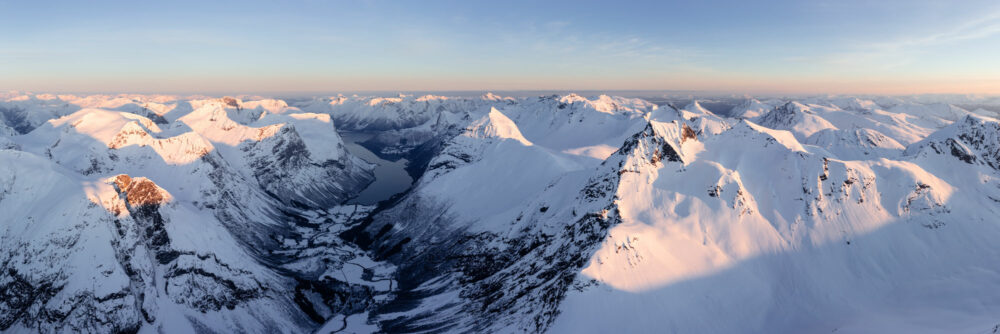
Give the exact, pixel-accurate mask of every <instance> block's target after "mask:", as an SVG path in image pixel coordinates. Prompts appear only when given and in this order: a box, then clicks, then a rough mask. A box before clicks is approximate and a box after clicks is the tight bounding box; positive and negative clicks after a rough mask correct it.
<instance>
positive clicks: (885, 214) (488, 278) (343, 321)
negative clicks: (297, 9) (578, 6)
mask: <svg viewBox="0 0 1000 334" xmlns="http://www.w3.org/2000/svg"><path fill="white" fill-rule="evenodd" d="M684 103H687V104H683V103H681V104H672V103H671V104H663V105H656V104H653V103H650V102H647V101H646V100H643V99H636V98H623V97H613V96H606V95H600V96H593V97H584V96H580V95H576V94H568V95H549V96H538V97H523V98H513V97H500V96H497V95H494V94H485V95H483V96H479V97H442V96H430V95H428V96H408V95H400V96H396V97H379V96H349V97H348V96H342V95H339V96H334V97H318V98H313V99H308V100H300V101H298V102H293V103H288V102H286V101H282V100H277V99H267V98H259V97H222V98H212V97H178V96H145V95H113V96H112V95H95V96H72V95H47V94H9V95H8V96H4V98H3V100H0V213H2V214H0V331H5V332H53V331H60V332H61V331H86V332H154V331H157V332H255V333H263V332H268V333H270V332H289V333H303V332H314V331H320V332H334V331H349V332H350V331H353V332H546V331H548V332H558V333H580V332H619V331H638V332H677V333H688V332H710V333H730V332H838V333H843V332H847V333H866V332H932V333H951V332H973V333H980V332H989V331H992V330H994V329H995V328H996V326H998V325H1000V318H998V317H997V314H998V313H1000V298H998V296H1000V295H998V294H997V293H995V292H993V291H1000V269H998V268H997V267H996V265H995V262H996V261H995V259H996V258H998V256H1000V248H997V247H996V246H994V245H995V243H996V242H995V240H1000V218H998V217H1000V120H998V119H996V118H994V117H993V116H992V115H993V114H992V113H991V112H990V111H989V110H991V109H989V108H994V107H995V106H989V105H984V103H987V102H984V100H975V101H968V104H969V105H976V106H977V108H978V109H976V110H973V111H972V112H970V111H968V110H966V109H964V108H963V107H961V106H960V105H962V104H963V101H952V100H948V101H927V100H923V99H915V98H907V97H892V98H888V97H840V96H827V97H813V98H802V99H794V100H793V99H787V98H768V97H759V98H750V97H747V98H745V99H743V100H737V102H734V104H733V105H734V107H733V108H732V110H731V111H730V112H729V113H728V114H726V113H725V112H724V111H723V112H722V113H715V112H712V111H710V110H708V109H706V108H705V107H704V106H703V105H702V103H701V102H700V101H699V100H693V101H690V103H688V102H684ZM679 105H683V107H678V106H679ZM706 105H707V104H706ZM709 106H712V105H709ZM713 110H717V109H713ZM345 138H360V139H357V141H356V142H355V141H353V140H354V139H351V141H348V139H345ZM365 149H367V150H369V151H371V152H374V153H375V155H377V156H378V157H379V158H380V159H372V158H370V157H369V158H365V156H368V155H371V154H370V153H371V152H368V154H367V155H358V154H359V153H360V151H357V150H365ZM365 159H367V160H365ZM383 159H387V160H388V161H391V160H396V159H405V160H399V161H403V162H405V163H400V164H399V165H405V170H406V172H407V173H408V174H409V175H410V176H411V177H412V179H413V180H414V181H413V183H412V184H410V185H409V189H407V190H406V191H403V192H401V193H386V194H384V196H383V200H382V201H381V202H378V203H377V204H375V205H360V204H347V203H351V202H350V200H351V199H352V198H354V197H356V196H358V195H359V194H360V193H361V192H362V191H363V190H364V189H365V188H366V187H368V186H369V184H370V183H372V182H373V181H374V182H376V183H377V182H386V181H385V180H382V178H381V177H380V176H379V174H378V171H377V168H376V165H375V164H376V163H383V162H379V161H386V160H383ZM382 167H383V168H385V166H382ZM400 168H402V167H400ZM404 188H405V187H404Z"/></svg>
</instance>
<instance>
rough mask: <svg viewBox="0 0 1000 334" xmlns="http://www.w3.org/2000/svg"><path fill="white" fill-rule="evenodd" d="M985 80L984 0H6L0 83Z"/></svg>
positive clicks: (549, 84) (992, 56)
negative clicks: (228, 0)
mask: <svg viewBox="0 0 1000 334" xmlns="http://www.w3.org/2000/svg"><path fill="white" fill-rule="evenodd" d="M549 89H551V90H685V91H714V92H732V93H830V94H920V93H976V94H1000V1H996V0H987V1H980V0H963V1H925V0H886V1H854V0H840V1H825V0H813V1H806V0H802V1H792V0H777V1H736V0H726V1H712V0H708V1H670V0H661V1H520V0H508V1H378V0H372V1H315V0H312V1H293V0H287V1H255V0H248V1H233V2H226V1H211V2H209V1H65V2H63V1H45V0H39V1H24V0H19V1H8V0H0V90H20V91H33V92H76V93H99V92H102V93H111V92H128V93H216V92H218V93H247V94H261V93H291V92H351V91H434V90H441V91H455V90H468V91H484V90H500V91H503V90H508V91H509V90H549Z"/></svg>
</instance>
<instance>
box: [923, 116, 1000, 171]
mask: <svg viewBox="0 0 1000 334" xmlns="http://www.w3.org/2000/svg"><path fill="white" fill-rule="evenodd" d="M906 153H907V154H908V155H917V154H929V153H934V154H938V155H950V156H953V157H955V158H956V159H958V160H960V161H962V162H965V163H967V164H975V165H986V166H989V167H990V168H992V169H995V170H1000V121H997V120H996V119H993V118H988V117H982V116H977V115H971V114H970V115H966V116H965V117H963V118H961V119H959V120H958V121H955V123H953V124H951V125H949V126H948V127H946V128H944V129H942V130H940V131H938V132H935V133H934V134H932V135H930V136H928V137H927V139H924V140H922V141H920V142H917V143H914V144H913V145H910V146H909V147H908V148H907V149H906Z"/></svg>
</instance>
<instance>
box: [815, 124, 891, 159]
mask: <svg viewBox="0 0 1000 334" xmlns="http://www.w3.org/2000/svg"><path fill="white" fill-rule="evenodd" d="M804 143H805V144H808V145H815V146H819V147H822V148H823V149H825V150H827V151H829V152H830V153H833V154H834V157H836V158H838V159H844V160H864V159H869V158H876V157H885V158H895V157H897V156H899V155H900V154H901V153H902V152H903V148H904V147H903V145H902V144H900V143H899V142H897V141H895V140H893V139H892V138H889V137H888V136H886V135H884V134H882V133H881V132H878V131H875V130H872V129H862V128H854V129H850V130H833V129H826V130H822V131H819V132H816V133H814V134H813V135H812V136H809V138H806V140H805V142H804Z"/></svg>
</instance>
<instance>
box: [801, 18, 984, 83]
mask: <svg viewBox="0 0 1000 334" xmlns="http://www.w3.org/2000/svg"><path fill="white" fill-rule="evenodd" d="M940 31H941V32H938V33H933V34H921V35H908V36H900V37H897V38H894V39H889V40H883V41H876V42H871V41H869V42H860V43H854V44H848V45H846V46H845V47H843V50H842V51H840V52H834V53H830V54H824V55H819V56H808V55H807V56H790V57H786V58H785V60H786V61H789V62H797V63H809V64H815V65H819V66H822V67H823V68H825V69H832V70H837V69H840V70H842V69H846V68H851V69H855V70H858V71H869V70H893V69H897V68H903V67H906V66H909V65H913V64H914V63H917V62H918V61H920V60H921V54H923V53H925V52H928V51H931V50H934V49H936V48H940V47H942V46H947V45H950V44H957V43H963V42H968V41H973V40H980V39H986V38H990V37H993V36H995V35H998V34H1000V11H994V12H991V13H989V14H986V15H983V16H980V17H978V18H975V19H972V20H968V21H965V22H962V23H959V24H956V25H953V26H950V27H943V28H941V29H940Z"/></svg>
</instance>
